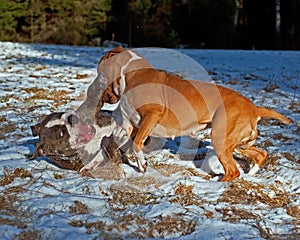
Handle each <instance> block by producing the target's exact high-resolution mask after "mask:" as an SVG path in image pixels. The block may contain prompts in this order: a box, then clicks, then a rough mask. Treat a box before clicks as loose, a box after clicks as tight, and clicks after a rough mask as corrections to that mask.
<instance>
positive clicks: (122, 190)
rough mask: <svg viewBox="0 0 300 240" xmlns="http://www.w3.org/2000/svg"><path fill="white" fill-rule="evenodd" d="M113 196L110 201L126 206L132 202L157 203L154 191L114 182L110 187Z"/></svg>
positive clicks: (116, 204)
mask: <svg viewBox="0 0 300 240" xmlns="http://www.w3.org/2000/svg"><path fill="white" fill-rule="evenodd" d="M110 192H111V193H112V198H111V199H110V200H109V203H110V204H111V205H113V206H126V205H131V204H142V205H147V204H155V203H156V202H157V197H156V196H155V195H154V194H153V193H146V192H141V191H140V190H139V189H137V188H134V187H131V186H128V185H121V184H120V185H116V184H112V185H111V187H110Z"/></svg>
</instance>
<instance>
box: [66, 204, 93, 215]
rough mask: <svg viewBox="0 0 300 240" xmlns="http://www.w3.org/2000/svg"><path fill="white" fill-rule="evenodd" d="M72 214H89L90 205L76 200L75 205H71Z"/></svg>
mask: <svg viewBox="0 0 300 240" xmlns="http://www.w3.org/2000/svg"><path fill="white" fill-rule="evenodd" d="M69 211H70V213H71V214H74V215H75V214H88V213H89V212H90V210H89V208H88V206H87V205H86V204H84V203H82V202H80V201H74V205H73V206H70V207H69Z"/></svg>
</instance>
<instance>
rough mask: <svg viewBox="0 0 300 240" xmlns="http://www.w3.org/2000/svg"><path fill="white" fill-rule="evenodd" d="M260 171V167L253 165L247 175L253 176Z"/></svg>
mask: <svg viewBox="0 0 300 240" xmlns="http://www.w3.org/2000/svg"><path fill="white" fill-rule="evenodd" d="M259 170H260V167H259V166H258V164H254V166H253V167H252V168H250V170H249V172H248V175H250V176H253V175H255V174H256V173H257V172H258V171H259Z"/></svg>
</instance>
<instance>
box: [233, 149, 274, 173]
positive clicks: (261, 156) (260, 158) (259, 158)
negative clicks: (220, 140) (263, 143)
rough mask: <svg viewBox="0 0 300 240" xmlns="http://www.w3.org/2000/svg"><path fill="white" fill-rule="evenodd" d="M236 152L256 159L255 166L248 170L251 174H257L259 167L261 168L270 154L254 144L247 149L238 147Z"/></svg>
mask: <svg viewBox="0 0 300 240" xmlns="http://www.w3.org/2000/svg"><path fill="white" fill-rule="evenodd" d="M235 152H237V153H240V154H242V155H244V156H246V157H248V158H250V159H252V160H253V161H254V163H255V164H254V166H253V167H252V168H251V169H250V170H249V172H248V174H249V175H254V174H256V173H257V172H258V171H259V169H261V167H262V166H263V164H264V162H265V160H266V159H267V156H268V153H267V152H266V151H264V150H261V149H258V148H256V147H254V146H250V147H249V148H247V149H244V148H239V149H236V150H235Z"/></svg>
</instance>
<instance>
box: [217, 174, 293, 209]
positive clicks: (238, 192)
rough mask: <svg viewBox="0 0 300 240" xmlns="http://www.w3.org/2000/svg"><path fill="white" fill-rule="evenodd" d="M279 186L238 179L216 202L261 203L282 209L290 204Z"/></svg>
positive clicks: (285, 193) (287, 195)
mask: <svg viewBox="0 0 300 240" xmlns="http://www.w3.org/2000/svg"><path fill="white" fill-rule="evenodd" d="M281 185H282V184H281V183H280V182H277V183H275V184H271V185H268V186H267V185H263V184H260V183H253V182H248V181H245V180H243V179H239V180H237V181H235V182H233V183H232V184H230V185H229V186H228V187H227V189H226V190H225V191H224V192H223V194H222V196H221V197H220V198H219V200H218V202H227V203H229V204H231V205H234V204H253V205H256V204H259V203H263V204H265V205H267V207H269V208H279V207H284V206H286V205H287V204H289V203H290V196H289V194H288V193H287V192H286V191H284V190H282V189H281Z"/></svg>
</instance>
